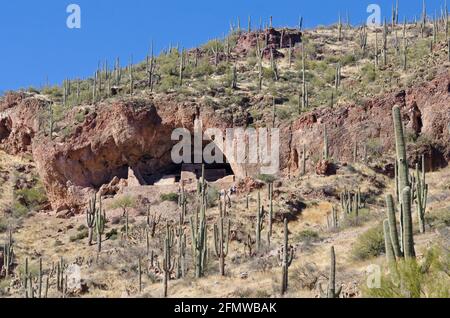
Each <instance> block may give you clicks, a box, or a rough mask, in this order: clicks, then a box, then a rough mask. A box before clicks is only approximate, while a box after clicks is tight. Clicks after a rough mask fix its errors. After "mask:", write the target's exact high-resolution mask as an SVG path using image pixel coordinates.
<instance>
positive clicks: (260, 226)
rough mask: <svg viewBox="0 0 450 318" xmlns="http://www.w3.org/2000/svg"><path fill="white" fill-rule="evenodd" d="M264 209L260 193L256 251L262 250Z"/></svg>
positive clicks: (257, 213)
mask: <svg viewBox="0 0 450 318" xmlns="http://www.w3.org/2000/svg"><path fill="white" fill-rule="evenodd" d="M264 216H265V212H264V207H263V206H261V193H260V192H258V209H257V211H256V229H255V230H256V250H257V251H259V250H260V249H261V232H262V230H263V228H264Z"/></svg>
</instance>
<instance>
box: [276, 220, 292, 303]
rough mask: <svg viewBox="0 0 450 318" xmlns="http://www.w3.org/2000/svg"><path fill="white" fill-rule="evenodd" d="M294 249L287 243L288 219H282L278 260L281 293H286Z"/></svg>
mask: <svg viewBox="0 0 450 318" xmlns="http://www.w3.org/2000/svg"><path fill="white" fill-rule="evenodd" d="M294 254H295V250H294V248H293V247H292V246H290V245H289V229H288V220H287V218H285V219H284V241H283V247H282V249H281V250H280V251H279V255H278V257H279V261H280V263H281V294H282V295H284V294H286V292H287V290H288V283H289V267H290V266H291V264H292V261H293V260H294Z"/></svg>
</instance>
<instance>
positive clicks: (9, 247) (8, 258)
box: [3, 229, 14, 278]
mask: <svg viewBox="0 0 450 318" xmlns="http://www.w3.org/2000/svg"><path fill="white" fill-rule="evenodd" d="M13 262H14V248H13V239H12V231H11V229H10V230H9V231H8V242H5V244H4V245H3V270H4V271H5V277H6V278H8V277H9V273H10V271H11V266H12V264H13Z"/></svg>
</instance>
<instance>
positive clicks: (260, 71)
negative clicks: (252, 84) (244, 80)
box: [255, 33, 264, 92]
mask: <svg viewBox="0 0 450 318" xmlns="http://www.w3.org/2000/svg"><path fill="white" fill-rule="evenodd" d="M255 54H256V59H257V61H258V91H259V92H260V91H261V90H262V83H263V77H264V75H263V66H262V60H263V55H264V49H263V48H262V47H261V43H260V40H259V33H258V34H257V35H256V50H255Z"/></svg>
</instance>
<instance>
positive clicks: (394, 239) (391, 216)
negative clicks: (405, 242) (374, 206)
mask: <svg viewBox="0 0 450 318" xmlns="http://www.w3.org/2000/svg"><path fill="white" fill-rule="evenodd" d="M386 207H387V216H388V222H389V235H390V239H389V241H390V242H391V244H392V247H393V250H394V254H395V257H397V258H399V257H402V256H403V254H402V252H401V249H400V243H399V240H398V231H397V218H396V216H395V208H394V198H393V197H392V195H390V194H389V195H387V196H386Z"/></svg>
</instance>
